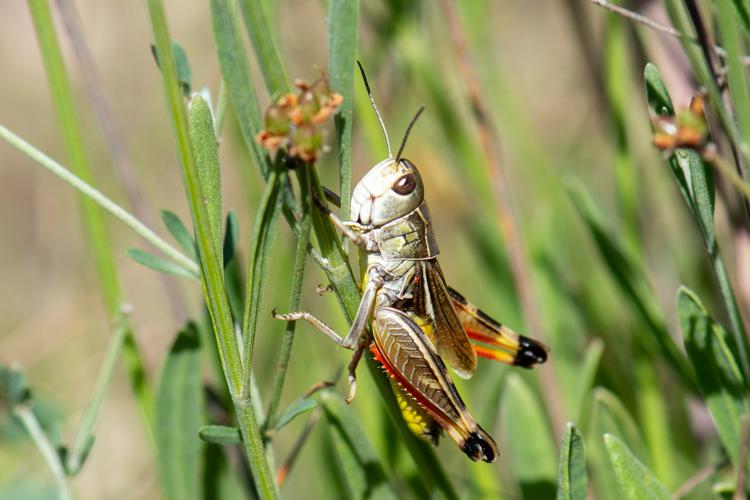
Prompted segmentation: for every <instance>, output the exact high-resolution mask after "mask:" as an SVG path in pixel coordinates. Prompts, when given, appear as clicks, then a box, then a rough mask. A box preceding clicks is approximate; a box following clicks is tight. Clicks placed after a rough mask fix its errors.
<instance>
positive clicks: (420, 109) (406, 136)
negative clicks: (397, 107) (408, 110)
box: [396, 106, 424, 163]
mask: <svg viewBox="0 0 750 500" xmlns="http://www.w3.org/2000/svg"><path fill="white" fill-rule="evenodd" d="M422 111H424V106H420V107H419V111H417V113H416V114H415V115H414V118H412V119H411V121H410V122H409V126H408V127H406V133H404V138H403V139H402V140H401V147H399V148H398V154H397V155H396V163H398V161H399V160H400V159H401V153H403V152H404V147H406V140H407V139H408V138H409V133H410V132H411V128H412V127H413V126H414V124H415V123H417V119H419V115H421V114H422Z"/></svg>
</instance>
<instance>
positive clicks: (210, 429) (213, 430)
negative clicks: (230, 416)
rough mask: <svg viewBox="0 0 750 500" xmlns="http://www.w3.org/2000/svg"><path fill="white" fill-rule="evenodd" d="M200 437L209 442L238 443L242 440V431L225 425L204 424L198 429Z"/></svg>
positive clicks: (221, 443)
mask: <svg viewBox="0 0 750 500" xmlns="http://www.w3.org/2000/svg"><path fill="white" fill-rule="evenodd" d="M198 436H200V438H201V439H202V440H203V441H205V442H207V443H211V444H220V445H227V444H239V443H241V442H242V433H241V432H240V430H239V429H238V428H237V427H227V426H226V425H204V426H203V427H201V428H200V430H199V431H198Z"/></svg>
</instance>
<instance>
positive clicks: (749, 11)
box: [732, 0, 750, 37]
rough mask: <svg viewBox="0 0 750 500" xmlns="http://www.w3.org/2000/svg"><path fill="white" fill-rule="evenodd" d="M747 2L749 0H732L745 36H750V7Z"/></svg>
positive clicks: (735, 13)
mask: <svg viewBox="0 0 750 500" xmlns="http://www.w3.org/2000/svg"><path fill="white" fill-rule="evenodd" d="M747 3H748V2H747V0H732V8H733V9H732V10H733V11H734V15H735V17H736V19H737V22H738V23H739V25H740V27H742V31H744V32H745V36H747V37H750V8H748V5H747Z"/></svg>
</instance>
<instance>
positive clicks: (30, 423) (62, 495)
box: [13, 404, 73, 500]
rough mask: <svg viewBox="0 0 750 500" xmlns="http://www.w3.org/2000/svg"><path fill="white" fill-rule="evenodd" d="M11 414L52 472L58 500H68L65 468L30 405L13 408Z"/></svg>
mask: <svg viewBox="0 0 750 500" xmlns="http://www.w3.org/2000/svg"><path fill="white" fill-rule="evenodd" d="M13 414H14V415H15V416H16V417H18V419H19V420H20V421H21V423H22V424H23V426H24V428H25V429H26V431H27V432H28V433H29V435H30V436H31V439H32V440H33V441H34V444H36V447H37V448H38V449H39V451H40V452H41V454H42V456H43V457H44V461H45V462H47V467H49V470H50V471H51V472H52V476H53V477H54V478H55V483H57V494H58V498H59V499H60V500H70V499H72V498H73V495H72V494H71V492H70V486H69V485H68V479H67V477H66V476H65V467H63V464H62V462H61V461H60V455H58V454H57V450H55V447H54V446H53V444H52V443H51V442H50V440H49V438H48V437H47V435H46V434H45V433H44V429H42V426H41V425H39V420H37V418H36V415H34V412H33V411H32V409H31V406H30V404H22V405H19V406H15V407H14V408H13Z"/></svg>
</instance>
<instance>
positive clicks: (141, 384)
mask: <svg viewBox="0 0 750 500" xmlns="http://www.w3.org/2000/svg"><path fill="white" fill-rule="evenodd" d="M29 9H30V11H31V16H32V19H33V21H34V28H35V31H36V35H37V39H38V41H39V47H40V50H41V53H42V59H43V60H44V67H45V70H46V72H47V78H48V80H49V85H50V91H51V93H52V101H53V103H54V105H55V108H56V111H57V117H58V120H59V124H60V130H61V132H62V135H63V139H64V142H65V149H66V151H67V154H68V157H69V160H70V166H71V169H72V172H73V173H74V174H75V175H76V176H77V177H78V178H80V179H82V180H83V181H84V182H87V183H90V181H91V178H92V175H91V168H90V167H89V161H88V157H87V155H86V150H85V147H84V144H83V134H82V133H81V126H80V123H79V121H78V117H77V115H76V112H75V109H74V108H73V93H72V91H71V87H70V81H69V79H68V75H67V72H66V71H65V65H64V63H63V59H62V54H61V53H60V47H59V45H58V41H57V34H56V32H55V26H54V24H53V22H52V15H51V12H50V8H49V5H48V3H47V0H29ZM78 201H79V206H80V209H81V214H82V217H83V222H84V228H85V231H86V234H87V237H88V240H89V242H90V244H91V247H92V250H93V253H94V264H95V267H96V272H97V276H98V278H99V285H100V288H101V291H102V295H103V298H104V303H105V306H106V308H107V312H108V314H109V316H110V318H115V317H116V316H117V315H119V313H120V305H121V304H122V302H123V300H122V292H121V289H120V282H119V278H118V276H117V269H116V267H115V261H114V257H113V255H112V249H111V247H110V244H109V239H108V237H107V232H106V229H105V226H104V222H103V220H102V217H101V212H100V211H99V208H98V207H97V206H96V204H95V203H94V202H93V201H92V200H90V199H88V198H86V197H84V196H79V197H78ZM127 330H128V334H127V335H126V338H125V345H124V347H123V357H124V359H125V362H126V365H127V368H128V375H129V378H130V385H131V387H132V389H133V391H134V393H135V395H136V399H137V401H138V404H139V406H140V409H141V412H142V413H143V415H144V417H145V418H146V421H147V423H148V428H149V430H151V425H150V423H151V415H152V408H151V406H152V398H151V388H150V387H149V385H148V380H147V378H146V370H145V364H144V361H143V357H142V355H141V353H140V350H139V349H138V347H137V345H136V342H135V337H134V336H133V332H132V328H131V327H130V325H128V327H127Z"/></svg>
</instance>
